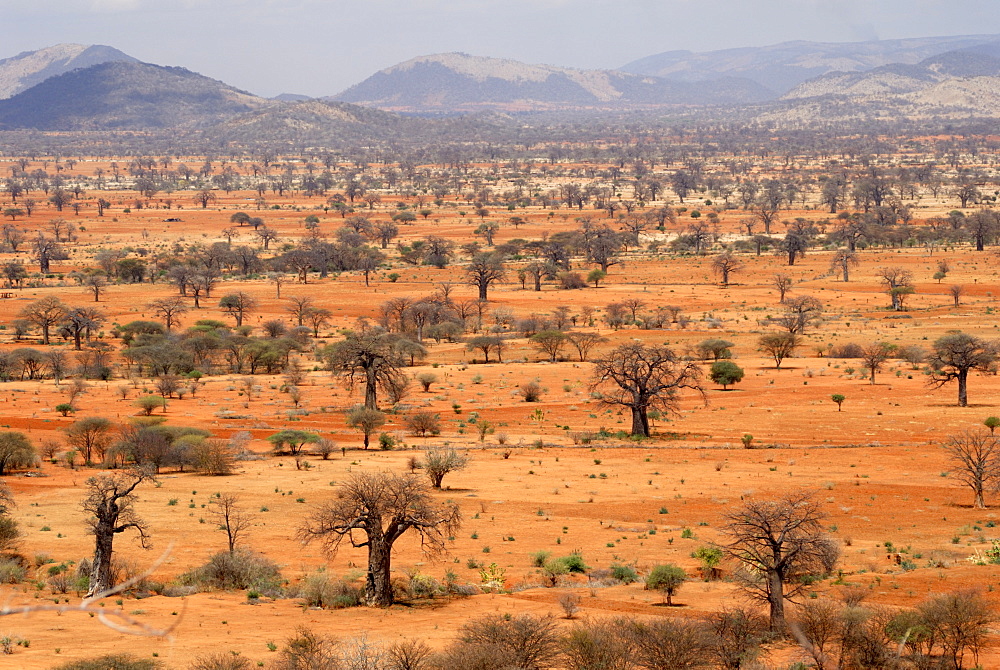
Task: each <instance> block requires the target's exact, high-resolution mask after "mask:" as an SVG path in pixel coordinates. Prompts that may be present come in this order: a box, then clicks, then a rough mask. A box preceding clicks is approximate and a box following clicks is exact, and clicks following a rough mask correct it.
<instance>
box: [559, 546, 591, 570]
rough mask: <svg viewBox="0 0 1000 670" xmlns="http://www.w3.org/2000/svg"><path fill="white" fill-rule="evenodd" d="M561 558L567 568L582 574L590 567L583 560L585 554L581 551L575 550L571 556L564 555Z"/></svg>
mask: <svg viewBox="0 0 1000 670" xmlns="http://www.w3.org/2000/svg"><path fill="white" fill-rule="evenodd" d="M559 560H560V561H562V562H563V563H564V564H565V565H566V569H567V570H569V571H570V572H578V573H581V574H582V573H585V572H587V570H589V569H590V568H589V567H587V564H586V563H584V562H583V554H581V553H580V552H579V551H574V552H573V553H572V554H570V555H569V556H563V557H562V558H560V559H559Z"/></svg>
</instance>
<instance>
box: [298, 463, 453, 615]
mask: <svg viewBox="0 0 1000 670" xmlns="http://www.w3.org/2000/svg"><path fill="white" fill-rule="evenodd" d="M460 521H461V514H460V512H459V509H458V506H457V505H455V504H454V503H444V504H438V503H436V502H435V501H434V500H433V499H432V498H431V496H430V493H429V491H428V489H427V486H426V485H425V484H423V483H421V482H420V481H419V480H417V479H415V478H414V477H412V476H410V475H406V474H392V473H385V472H383V473H367V472H366V473H358V474H354V475H352V476H351V477H350V478H348V479H347V480H346V481H345V482H344V483H343V484H341V485H340V487H339V489H338V492H337V497H336V498H335V499H334V500H331V501H330V502H327V503H325V504H324V505H322V506H320V507H319V509H317V510H316V511H315V512H313V514H312V515H311V516H310V517H309V518H308V519H307V520H306V522H305V523H304V524H303V525H302V526H301V527H300V528H299V533H298V536H299V539H301V540H302V541H304V542H309V541H312V540H319V541H321V542H322V543H323V545H324V548H325V549H326V551H327V552H328V553H330V554H333V553H335V552H336V551H337V550H338V549H339V548H340V546H341V544H343V543H344V542H345V541H347V542H349V543H350V545H351V546H352V547H355V548H359V547H365V548H367V550H368V571H367V577H366V580H365V597H364V600H365V603H366V604H368V605H370V606H377V607H388V606H389V605H391V604H392V602H393V593H392V583H391V581H390V568H391V560H392V548H393V545H394V544H395V543H396V541H397V540H398V539H399V538H400V537H402V536H403V534H404V533H406V532H407V531H409V530H413V531H414V532H415V533H416V534H417V535H419V536H420V540H421V548H422V549H423V550H424V551H425V552H429V553H432V554H433V553H440V552H441V551H443V550H444V547H445V540H446V538H448V537H449V536H450V535H453V534H454V532H455V531H456V529H457V528H458V527H459V524H460ZM356 535H360V536H361V537H357V536H356Z"/></svg>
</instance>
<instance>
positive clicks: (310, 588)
mask: <svg viewBox="0 0 1000 670" xmlns="http://www.w3.org/2000/svg"><path fill="white" fill-rule="evenodd" d="M362 593H363V590H362V588H361V587H360V586H357V585H355V584H353V583H351V582H349V581H347V580H344V579H340V578H337V577H332V576H331V575H328V574H326V573H325V572H317V573H315V574H312V575H309V576H308V577H306V578H305V580H303V582H302V584H301V585H300V586H299V590H298V597H299V598H301V599H302V604H303V605H305V606H307V607H322V608H324V609H326V608H330V609H340V608H344V607H356V606H357V605H358V604H360V602H361V596H362Z"/></svg>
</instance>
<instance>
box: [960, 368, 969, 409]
mask: <svg viewBox="0 0 1000 670" xmlns="http://www.w3.org/2000/svg"><path fill="white" fill-rule="evenodd" d="M968 382H969V371H968V370H959V371H958V406H959V407H968V406H969V394H968Z"/></svg>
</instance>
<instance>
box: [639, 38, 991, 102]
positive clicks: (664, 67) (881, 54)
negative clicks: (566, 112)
mask: <svg viewBox="0 0 1000 670" xmlns="http://www.w3.org/2000/svg"><path fill="white" fill-rule="evenodd" d="M997 40H1000V35H963V36H955V37H921V38H911V39H900V40H875V41H870V42H843V43H839V42H838V43H834V42H805V41H798V42H783V43H781V44H774V45H771V46H765V47H746V48H740V49H723V50H719V51H706V52H701V53H694V52H691V51H668V52H665V53H661V54H657V55H654V56H648V57H646V58H642V59H639V60H637V61H633V62H631V63H628V64H627V65H624V66H623V67H621V68H620V69H621V70H622V71H624V72H632V73H634V74H641V75H649V76H655V77H662V78H664V79H669V80H671V81H680V82H710V81H713V80H716V79H718V78H720V77H739V78H744V79H749V80H750V81H753V82H755V83H756V84H758V85H760V86H763V87H765V88H768V89H771V90H773V91H776V92H777V93H778V94H779V95H780V94H784V93H787V92H788V91H790V90H791V89H793V88H794V87H795V86H797V85H799V84H801V83H803V82H805V81H807V80H809V79H812V78H814V77H818V76H821V75H824V74H826V73H828V72H835V71H836V72H861V71H865V70H870V69H873V68H877V67H881V66H885V65H892V64H901V65H915V64H917V63H919V62H921V61H923V60H926V59H928V58H930V57H933V56H936V55H939V54H942V53H945V52H949V51H956V50H961V49H968V48H975V47H979V46H982V45H988V44H990V43H994V42H996V41H997Z"/></svg>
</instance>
